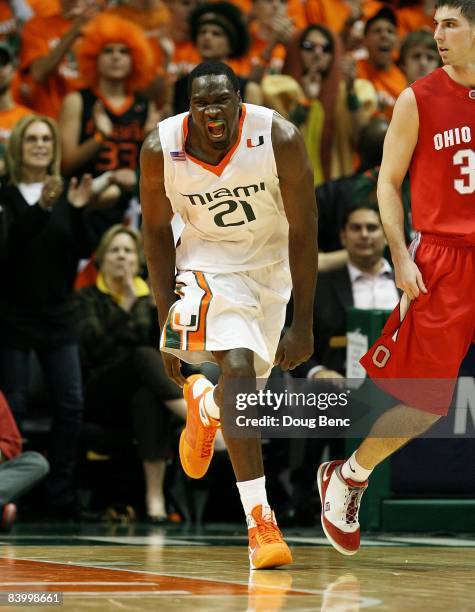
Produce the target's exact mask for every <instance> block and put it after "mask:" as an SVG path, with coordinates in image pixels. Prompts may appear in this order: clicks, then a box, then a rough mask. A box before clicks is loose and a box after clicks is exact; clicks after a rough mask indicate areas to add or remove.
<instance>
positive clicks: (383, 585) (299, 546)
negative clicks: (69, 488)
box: [0, 524, 475, 612]
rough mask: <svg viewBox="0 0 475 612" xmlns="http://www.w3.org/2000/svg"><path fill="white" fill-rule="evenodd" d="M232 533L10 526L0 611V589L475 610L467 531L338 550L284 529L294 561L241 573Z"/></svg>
mask: <svg viewBox="0 0 475 612" xmlns="http://www.w3.org/2000/svg"><path fill="white" fill-rule="evenodd" d="M243 535H244V525H219V526H214V528H213V527H207V528H206V529H201V530H198V531H197V530H194V529H193V528H179V527H174V528H169V529H164V528H148V527H146V526H143V525H142V526H141V525H137V526H135V525H134V526H112V527H106V526H104V527H101V526H91V525H89V526H82V527H74V528H73V527H67V526H61V525H21V524H20V525H18V526H17V527H16V530H15V532H13V533H12V534H10V535H8V536H0V601H1V602H2V605H0V608H1V609H5V610H7V609H9V610H11V609H13V608H14V606H9V607H8V608H7V607H6V606H5V607H4V604H5V602H6V598H7V593H11V592H12V591H36V592H42V593H52V592H62V593H63V594H64V599H63V604H62V606H58V607H62V608H63V609H66V610H79V611H81V610H101V611H103V610H160V611H164V612H165V611H168V610H180V611H183V610H193V611H197V610H206V611H208V610H209V611H214V610H216V611H218V610H219V611H220V612H221V611H238V610H243V611H249V612H250V611H267V610H294V611H296V610H300V611H302V612H303V611H311V610H322V611H325V612H329V611H332V612H337V611H338V612H341V611H357V610H371V609H374V610H385V611H388V610H397V611H400V610H431V611H434V610H444V612H449V611H452V610H457V612H459V611H463V610H467V611H468V610H473V609H474V607H475V604H474V594H475V539H473V538H464V539H462V538H448V537H445V538H435V537H434V538H431V537H421V536H419V537H409V536H408V537H401V536H397V537H396V536H394V537H390V536H378V537H377V538H372V539H369V538H366V539H364V542H363V547H362V549H361V551H360V553H359V554H358V555H357V556H356V557H343V556H342V555H339V554H338V553H337V552H335V551H334V550H333V549H331V548H330V547H329V546H327V544H326V541H325V539H324V538H323V537H322V534H321V531H320V529H319V528H318V529H305V530H298V531H297V530H293V531H292V530H288V531H286V535H287V541H288V542H289V544H290V546H291V547H292V550H293V554H294V560H295V563H294V565H293V566H290V567H288V568H282V569H279V570H272V571H262V570H261V571H254V572H250V571H249V569H248V561H247V556H246V554H247V549H246V539H245V538H244V537H243ZM18 607H23V606H21V605H19V606H18ZM29 607H30V606H29ZM46 607H47V606H44V607H41V609H45V608H46ZM48 607H49V606H48ZM34 608H35V609H36V608H37V606H34ZM38 609H40V608H39V607H38Z"/></svg>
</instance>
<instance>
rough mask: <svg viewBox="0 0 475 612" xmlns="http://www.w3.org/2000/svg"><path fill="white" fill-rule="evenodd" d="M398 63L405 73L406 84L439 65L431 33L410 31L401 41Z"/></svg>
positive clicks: (437, 52) (440, 63)
mask: <svg viewBox="0 0 475 612" xmlns="http://www.w3.org/2000/svg"><path fill="white" fill-rule="evenodd" d="M398 64H399V67H400V68H401V70H402V71H403V72H404V74H405V75H406V79H407V84H408V85H410V84H411V83H414V81H416V80H417V79H421V78H422V77H425V76H427V75H428V74H430V73H431V72H432V71H433V70H435V69H436V68H438V67H439V66H441V65H442V61H441V59H440V55H439V51H438V49H437V43H436V42H435V40H434V37H433V35H432V34H431V33H430V32H427V31H426V30H418V31H416V32H410V33H409V34H408V35H407V36H406V38H405V39H404V40H403V42H402V45H401V51H400V54H399V61H398Z"/></svg>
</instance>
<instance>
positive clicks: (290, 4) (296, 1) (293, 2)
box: [231, 0, 307, 29]
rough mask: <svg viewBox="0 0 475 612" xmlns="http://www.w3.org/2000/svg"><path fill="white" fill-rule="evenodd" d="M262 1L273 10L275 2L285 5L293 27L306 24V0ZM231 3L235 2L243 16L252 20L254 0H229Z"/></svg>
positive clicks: (275, 9)
mask: <svg viewBox="0 0 475 612" xmlns="http://www.w3.org/2000/svg"><path fill="white" fill-rule="evenodd" d="M262 1H263V3H265V4H268V5H269V6H272V7H273V9H272V10H273V11H277V10H278V9H277V6H276V5H277V4H281V5H282V6H284V7H285V10H286V12H287V15H288V17H289V19H291V20H292V23H293V24H294V27H295V28H297V29H300V28H305V27H306V26H307V15H306V11H305V4H306V2H307V0H262ZM231 2H232V3H233V4H236V5H237V6H238V7H239V8H240V9H241V11H242V12H243V14H244V15H245V17H246V18H247V19H249V20H252V19H253V18H254V17H255V5H256V0H231Z"/></svg>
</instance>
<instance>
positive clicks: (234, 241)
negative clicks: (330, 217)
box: [158, 104, 289, 272]
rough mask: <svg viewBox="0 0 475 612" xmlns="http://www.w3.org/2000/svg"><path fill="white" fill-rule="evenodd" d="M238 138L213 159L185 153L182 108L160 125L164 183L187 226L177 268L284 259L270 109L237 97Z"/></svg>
mask: <svg viewBox="0 0 475 612" xmlns="http://www.w3.org/2000/svg"><path fill="white" fill-rule="evenodd" d="M242 109H243V110H242V113H241V118H240V123H239V133H238V140H237V143H236V145H235V146H234V147H233V148H232V149H231V151H229V153H228V154H227V155H226V156H225V158H224V159H223V160H222V161H221V162H220V163H219V164H218V165H217V166H212V165H210V164H207V163H206V162H203V161H201V160H198V159H196V158H194V157H192V156H191V155H189V154H188V153H186V152H185V140H186V135H187V133H188V118H189V114H188V113H182V114H181V115H177V116H175V117H170V118H169V119H165V120H164V121H161V122H160V123H159V125H158V129H159V134H160V142H161V145H162V149H163V157H164V170H165V190H166V194H167V196H168V199H169V200H170V202H171V205H172V208H173V211H174V212H175V213H179V214H180V216H181V218H182V219H183V222H184V224H185V227H184V229H183V232H182V234H181V238H180V241H179V243H178V245H177V249H176V266H177V269H178V270H198V271H203V272H226V271H242V270H253V269H257V268H261V267H264V266H268V265H270V264H274V263H278V262H280V261H287V259H288V230H289V226H288V223H287V218H286V216H285V212H284V206H283V202H282V195H281V193H280V187H279V179H278V176H277V167H276V163H275V157H274V150H273V148H272V138H271V130H272V118H273V115H274V111H272V110H270V109H268V108H263V107H261V106H255V105H253V104H243V105H242Z"/></svg>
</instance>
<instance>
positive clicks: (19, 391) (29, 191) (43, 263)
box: [0, 115, 92, 517]
mask: <svg viewBox="0 0 475 612" xmlns="http://www.w3.org/2000/svg"><path fill="white" fill-rule="evenodd" d="M59 167H60V146H59V138H58V132H57V128H56V124H55V122H54V121H53V120H52V119H50V118H49V117H45V116H36V115H28V116H26V117H23V119H21V120H20V121H19V122H18V123H17V124H16V125H15V127H14V128H13V130H12V133H11V136H10V140H9V141H8V148H7V170H8V177H7V178H5V180H2V184H1V189H0V201H1V203H2V207H3V209H4V215H5V217H6V224H5V225H6V228H5V229H6V245H5V249H4V251H5V253H4V257H3V259H2V268H1V270H0V274H1V280H2V286H3V287H8V291H2V293H1V295H0V387H1V388H2V390H3V392H4V393H5V396H6V398H7V400H8V402H9V404H10V406H11V408H12V411H13V413H14V415H15V417H16V418H17V419H18V420H19V421H18V422H19V425H20V428H21V419H22V418H24V416H25V413H26V411H27V391H28V380H29V354H30V351H31V350H32V349H33V350H34V351H35V352H36V354H37V356H38V359H39V362H40V365H41V366H42V369H43V372H44V374H45V381H46V384H47V387H48V390H49V391H50V395H51V399H52V405H51V410H52V415H53V425H52V431H51V436H50V446H49V460H50V464H51V472H50V475H49V477H48V479H47V480H46V492H47V495H48V498H47V501H48V505H49V508H47V510H49V511H50V513H51V514H55V515H59V516H64V517H66V516H71V514H72V513H74V512H76V510H77V506H76V500H75V496H74V487H73V476H74V468H75V465H76V459H77V457H76V452H77V448H78V443H79V433H80V428H81V421H82V412H83V399H82V381H81V369H80V362H79V349H78V346H77V339H76V333H75V319H74V315H73V304H72V287H73V281H74V277H75V274H76V270H77V266H78V261H79V259H80V258H81V257H87V256H89V254H90V248H89V243H88V239H87V230H86V226H85V223H84V212H83V211H84V208H85V207H86V206H87V204H88V203H89V202H90V201H91V199H92V178H91V177H90V176H87V175H86V176H84V177H83V178H82V179H81V181H80V182H79V181H77V180H76V179H75V178H73V179H71V181H70V183H69V185H64V184H63V180H62V178H61V176H60V173H59Z"/></svg>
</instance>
